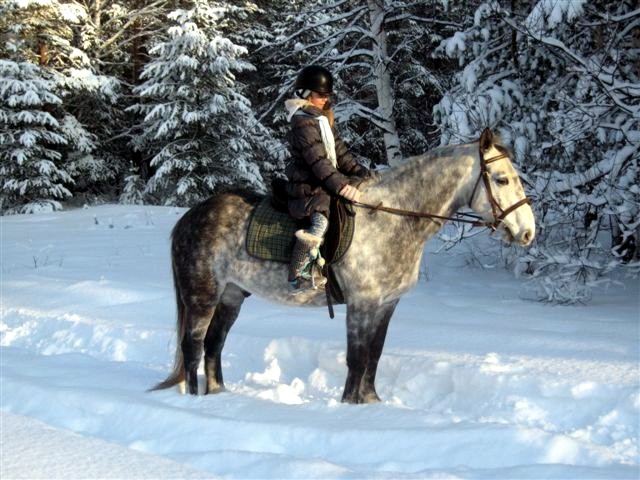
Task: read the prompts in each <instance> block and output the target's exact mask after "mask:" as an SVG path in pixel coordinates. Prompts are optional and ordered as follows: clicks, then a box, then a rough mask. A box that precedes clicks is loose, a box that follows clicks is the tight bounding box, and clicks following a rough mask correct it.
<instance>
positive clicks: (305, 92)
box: [296, 89, 311, 98]
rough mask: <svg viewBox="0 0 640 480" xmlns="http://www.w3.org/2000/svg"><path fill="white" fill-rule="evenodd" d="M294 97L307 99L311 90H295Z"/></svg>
mask: <svg viewBox="0 0 640 480" xmlns="http://www.w3.org/2000/svg"><path fill="white" fill-rule="evenodd" d="M296 95H297V96H298V97H300V98H307V97H308V96H309V95H311V90H302V89H298V90H296Z"/></svg>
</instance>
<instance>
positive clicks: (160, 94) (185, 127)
mask: <svg viewBox="0 0 640 480" xmlns="http://www.w3.org/2000/svg"><path fill="white" fill-rule="evenodd" d="M197 4H198V5H197V7H196V8H194V9H192V10H177V11H175V12H173V13H172V14H171V15H170V19H171V21H172V22H173V25H172V26H171V27H170V28H169V29H168V35H167V38H166V40H164V41H162V42H160V43H159V44H158V45H157V46H156V47H154V48H153V49H152V50H151V51H150V55H151V60H150V62H149V63H148V64H147V65H146V67H145V69H144V71H143V73H142V78H143V80H144V83H142V84H141V85H140V86H139V87H136V89H135V90H134V91H135V93H137V94H138V95H139V96H140V103H138V104H136V105H134V106H133V107H131V108H130V110H131V111H134V112H138V113H140V114H141V115H142V116H143V117H144V120H143V122H142V123H141V125H140V126H139V128H140V130H139V135H138V136H137V138H136V139H135V140H134V147H135V149H136V150H138V151H140V152H148V153H149V154H150V156H151V158H152V160H151V165H152V167H154V168H155V173H154V174H153V176H152V177H151V179H150V180H149V182H148V184H147V187H146V192H147V193H148V194H153V195H156V196H157V198H158V199H159V200H163V201H164V203H168V204H179V205H191V204H193V203H195V202H197V201H199V200H201V199H203V198H206V197H207V196H208V195H210V194H211V193H212V192H214V191H216V190H219V189H220V188H222V187H225V186H227V187H228V186H233V187H238V186H248V187H251V188H253V189H258V190H260V189H262V188H264V185H263V180H262V177H261V175H260V172H259V168H258V166H257V164H256V158H255V157H254V155H255V154H256V152H257V148H256V143H257V140H258V139H257V138H256V137H257V136H259V135H260V134H262V133H263V131H262V129H261V128H260V125H259V124H257V121H256V119H255V117H254V115H253V113H252V110H251V105H250V102H249V101H248V99H247V98H246V97H244V96H243V95H242V94H240V93H239V91H238V85H237V83H236V79H235V76H234V73H235V72H241V71H244V70H248V69H251V68H252V67H251V65H250V64H248V63H247V62H245V61H244V60H242V58H241V57H242V55H243V54H245V52H246V50H245V49H244V48H242V47H240V46H238V45H235V44H234V43H232V42H231V41H230V40H229V39H227V38H225V37H224V36H222V35H221V34H220V33H219V31H218V30H217V29H216V24H217V22H218V21H219V20H220V18H221V17H222V16H223V15H224V13H225V12H224V8H222V7H218V8H216V7H213V6H210V5H207V4H206V3H205V2H197Z"/></svg>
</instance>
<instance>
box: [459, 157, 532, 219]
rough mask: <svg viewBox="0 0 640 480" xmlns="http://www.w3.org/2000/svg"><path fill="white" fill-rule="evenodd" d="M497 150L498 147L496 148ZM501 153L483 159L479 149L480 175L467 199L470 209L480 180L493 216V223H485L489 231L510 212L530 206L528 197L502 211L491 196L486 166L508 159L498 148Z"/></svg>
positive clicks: (491, 191)
mask: <svg viewBox="0 0 640 480" xmlns="http://www.w3.org/2000/svg"><path fill="white" fill-rule="evenodd" d="M496 148H498V147H496ZM498 149H499V150H501V151H502V153H501V154H500V155H496V156H495V157H491V158H485V157H484V153H483V152H482V148H479V149H478V150H479V155H480V175H479V176H478V179H477V180H476V184H475V185H474V187H473V191H472V192H471V196H470V197H469V208H471V203H473V198H474V197H475V196H476V191H477V190H478V185H480V179H482V182H483V183H484V190H485V192H486V194H487V200H489V204H490V205H491V215H492V216H493V222H486V226H487V227H488V228H490V229H491V230H493V231H495V230H496V229H497V228H498V227H499V226H500V224H501V223H502V221H503V220H504V219H505V218H506V216H507V215H509V214H510V213H511V212H513V211H514V210H516V209H517V208H520V207H521V206H523V205H531V200H530V199H529V198H528V197H526V196H525V197H524V198H523V199H521V200H519V201H517V202H516V203H514V204H513V205H511V206H510V207H509V208H507V209H503V208H502V207H501V206H500V204H499V203H498V201H497V200H496V199H495V197H494V196H493V190H491V181H490V179H489V176H490V175H489V170H488V169H487V165H489V164H490V163H493V162H495V161H497V160H502V159H503V158H509V155H508V154H507V152H506V151H504V150H502V149H500V148H498Z"/></svg>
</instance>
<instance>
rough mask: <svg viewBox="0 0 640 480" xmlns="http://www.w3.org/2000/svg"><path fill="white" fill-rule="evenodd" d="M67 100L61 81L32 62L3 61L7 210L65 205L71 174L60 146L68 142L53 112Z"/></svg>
mask: <svg viewBox="0 0 640 480" xmlns="http://www.w3.org/2000/svg"><path fill="white" fill-rule="evenodd" d="M60 103H61V100H60V98H59V97H58V96H57V95H56V93H55V82H54V81H52V80H47V79H45V72H43V71H42V70H41V69H40V68H39V67H38V66H36V65H33V64H31V63H28V62H13V61H9V60H0V184H1V185H2V199H1V201H0V211H1V212H2V213H32V212H36V211H43V210H57V209H60V208H61V204H60V201H61V200H64V199H66V198H68V197H70V196H71V192H70V191H69V189H68V186H69V185H70V184H71V183H72V179H71V176H70V175H69V174H68V172H67V171H66V169H65V165H64V161H63V160H64V159H63V157H62V154H61V153H60V151H59V150H60V147H61V146H65V145H67V144H68V140H67V138H66V137H65V133H64V131H63V128H62V125H61V123H60V121H59V120H58V119H56V118H55V117H54V115H52V113H50V112H51V111H53V110H54V109H55V106H57V105H60Z"/></svg>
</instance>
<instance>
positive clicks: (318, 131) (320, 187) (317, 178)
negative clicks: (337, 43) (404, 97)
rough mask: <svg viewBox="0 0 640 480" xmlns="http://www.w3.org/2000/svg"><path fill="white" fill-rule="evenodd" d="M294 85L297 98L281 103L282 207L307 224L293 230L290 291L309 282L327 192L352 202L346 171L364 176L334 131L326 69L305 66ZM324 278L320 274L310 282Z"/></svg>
mask: <svg viewBox="0 0 640 480" xmlns="http://www.w3.org/2000/svg"><path fill="white" fill-rule="evenodd" d="M295 89H296V90H295V93H296V96H297V98H294V99H290V100H287V101H286V102H285V107H286V109H287V112H288V119H289V121H290V122H291V131H290V134H289V144H290V151H291V159H290V161H289V164H288V165H287V168H286V174H287V178H288V183H287V193H288V195H289V201H288V206H289V213H290V214H291V216H292V217H293V218H294V219H296V220H299V219H303V218H309V220H310V223H311V226H310V228H309V229H307V230H298V231H297V232H296V245H295V247H294V250H293V255H292V258H291V264H290V266H289V283H290V284H291V286H292V288H293V290H294V291H300V290H304V289H306V288H308V286H309V280H308V279H305V278H303V272H304V270H305V269H306V267H307V266H308V264H309V262H310V261H311V260H313V257H311V258H310V252H313V251H314V250H315V251H317V248H318V247H319V246H320V244H321V243H322V241H323V239H324V235H325V233H326V232H327V228H328V226H329V205H330V200H331V195H340V196H342V197H344V198H346V199H347V200H350V201H352V202H358V201H359V200H360V196H361V192H360V191H359V190H358V189H357V188H356V187H354V186H352V185H350V184H349V183H348V181H349V178H348V176H350V175H355V176H366V175H367V173H368V170H367V169H366V168H365V167H364V166H362V165H360V164H359V163H357V162H356V161H355V159H354V158H353V156H352V155H351V154H350V153H349V151H348V150H347V147H346V146H345V144H344V143H343V142H342V140H340V138H338V136H337V135H336V132H335V130H334V117H333V111H332V110H331V101H330V96H331V94H332V93H333V76H332V75H331V72H330V71H329V70H327V69H326V68H324V67H321V66H319V65H311V66H308V67H305V68H303V69H302V70H301V71H300V73H299V74H298V78H297V79H296V84H295ZM311 255H313V254H311ZM324 283H326V279H324V278H322V279H321V281H320V282H319V283H318V282H317V283H316V285H322V284H324Z"/></svg>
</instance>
